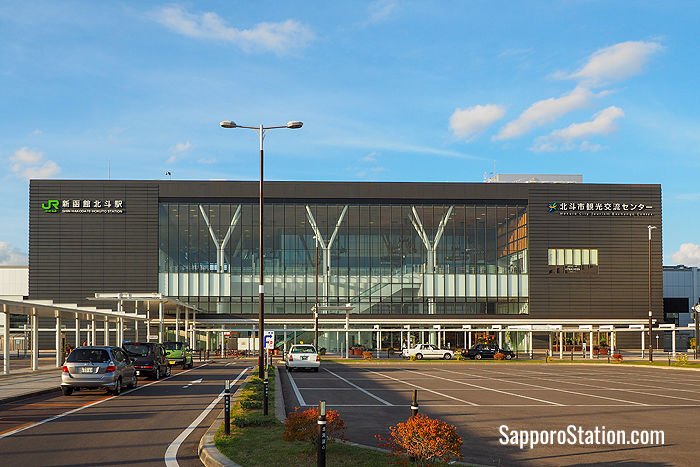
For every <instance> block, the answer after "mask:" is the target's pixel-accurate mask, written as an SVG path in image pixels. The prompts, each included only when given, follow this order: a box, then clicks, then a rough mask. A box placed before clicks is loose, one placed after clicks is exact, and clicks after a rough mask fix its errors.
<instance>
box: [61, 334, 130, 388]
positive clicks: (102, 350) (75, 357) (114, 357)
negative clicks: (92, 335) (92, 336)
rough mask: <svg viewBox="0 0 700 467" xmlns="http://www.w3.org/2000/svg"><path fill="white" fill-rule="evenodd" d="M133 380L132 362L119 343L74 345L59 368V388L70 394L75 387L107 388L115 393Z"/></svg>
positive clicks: (128, 385)
mask: <svg viewBox="0 0 700 467" xmlns="http://www.w3.org/2000/svg"><path fill="white" fill-rule="evenodd" d="M136 384H137V377H136V369H134V362H133V360H132V359H131V358H129V356H128V355H127V354H126V352H124V351H123V350H122V349H121V348H119V347H97V346H91V347H78V348H76V349H74V350H73V351H72V352H71V353H70V355H68V357H67V358H66V361H65V363H64V364H63V368H62V369H61V391H63V395H64V396H70V395H71V394H73V391H75V390H78V389H100V388H102V389H107V391H109V392H111V393H112V394H114V395H115V396H118V395H119V394H121V392H122V388H123V387H124V386H127V387H128V388H135V387H136Z"/></svg>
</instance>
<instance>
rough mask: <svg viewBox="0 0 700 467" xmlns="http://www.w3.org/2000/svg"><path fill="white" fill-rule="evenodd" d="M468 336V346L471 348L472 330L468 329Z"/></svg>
mask: <svg viewBox="0 0 700 467" xmlns="http://www.w3.org/2000/svg"><path fill="white" fill-rule="evenodd" d="M468 337H469V348H470V349H471V348H472V332H471V331H469V333H468Z"/></svg>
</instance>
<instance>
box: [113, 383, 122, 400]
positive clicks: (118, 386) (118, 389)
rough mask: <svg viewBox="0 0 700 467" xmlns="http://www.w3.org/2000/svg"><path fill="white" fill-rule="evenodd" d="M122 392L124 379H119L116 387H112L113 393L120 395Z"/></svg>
mask: <svg viewBox="0 0 700 467" xmlns="http://www.w3.org/2000/svg"><path fill="white" fill-rule="evenodd" d="M121 393H122V380H121V379H118V380H117V382H116V384H115V385H114V389H112V395H113V396H118V395H119V394H121Z"/></svg>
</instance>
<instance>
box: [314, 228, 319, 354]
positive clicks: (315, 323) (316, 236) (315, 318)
mask: <svg viewBox="0 0 700 467" xmlns="http://www.w3.org/2000/svg"><path fill="white" fill-rule="evenodd" d="M314 240H316V301H315V302H314V345H315V346H316V352H318V351H319V350H318V235H314Z"/></svg>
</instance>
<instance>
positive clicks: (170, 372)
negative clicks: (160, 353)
mask: <svg viewBox="0 0 700 467" xmlns="http://www.w3.org/2000/svg"><path fill="white" fill-rule="evenodd" d="M172 374H173V370H172V368H170V365H168V366H166V367H165V376H166V377H169V376H170V375H172Z"/></svg>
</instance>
